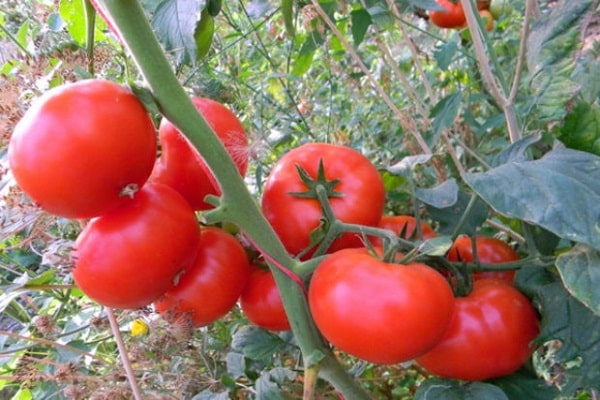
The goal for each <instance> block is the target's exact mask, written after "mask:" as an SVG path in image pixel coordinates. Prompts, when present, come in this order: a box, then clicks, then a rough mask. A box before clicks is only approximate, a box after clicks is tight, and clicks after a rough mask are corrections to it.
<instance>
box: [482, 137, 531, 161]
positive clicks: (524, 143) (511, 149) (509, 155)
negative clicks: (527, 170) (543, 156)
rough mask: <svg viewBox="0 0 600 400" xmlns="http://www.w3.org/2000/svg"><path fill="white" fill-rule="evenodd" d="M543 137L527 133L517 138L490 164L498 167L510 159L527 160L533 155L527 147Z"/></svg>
mask: <svg viewBox="0 0 600 400" xmlns="http://www.w3.org/2000/svg"><path fill="white" fill-rule="evenodd" d="M541 138H542V135H538V134H533V135H527V136H525V137H524V138H522V139H520V140H517V141H516V142H515V143H513V144H511V145H510V146H508V147H507V148H506V149H504V150H502V151H501V152H500V153H498V154H497V155H496V156H495V157H494V158H493V159H492V161H491V162H490V165H491V166H493V167H497V166H499V165H502V164H506V163H507V162H509V161H527V160H530V159H531V157H530V156H529V154H527V149H528V148H529V146H531V145H532V144H534V143H537V142H539V141H540V139H541Z"/></svg>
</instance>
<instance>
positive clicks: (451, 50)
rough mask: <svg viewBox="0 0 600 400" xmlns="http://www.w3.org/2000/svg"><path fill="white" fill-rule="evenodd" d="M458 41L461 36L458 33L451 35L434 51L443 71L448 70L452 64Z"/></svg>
mask: <svg viewBox="0 0 600 400" xmlns="http://www.w3.org/2000/svg"><path fill="white" fill-rule="evenodd" d="M458 43H459V36H458V35H456V34H454V35H451V36H450V38H448V40H447V41H446V42H444V43H442V44H441V45H440V46H438V47H436V49H435V51H434V52H433V57H434V58H435V60H436V61H437V63H438V66H439V67H440V69H441V70H442V71H445V70H447V69H448V67H449V66H450V64H452V61H453V60H454V56H456V51H457V50H458Z"/></svg>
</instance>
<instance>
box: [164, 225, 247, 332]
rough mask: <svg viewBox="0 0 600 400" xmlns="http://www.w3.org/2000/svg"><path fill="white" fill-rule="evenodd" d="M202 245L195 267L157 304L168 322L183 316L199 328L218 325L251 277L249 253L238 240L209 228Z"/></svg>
mask: <svg viewBox="0 0 600 400" xmlns="http://www.w3.org/2000/svg"><path fill="white" fill-rule="evenodd" d="M200 241H201V246H200V251H199V252H198V255H197V256H196V259H195V260H194V263H193V265H192V266H191V267H190V268H188V269H187V270H186V272H185V273H184V274H183V275H181V277H180V278H179V282H178V283H177V285H176V286H175V287H174V288H172V289H170V290H169V291H167V292H166V293H165V294H164V295H163V296H162V297H161V298H160V299H159V300H158V301H157V302H155V303H154V307H155V308H156V310H157V311H158V312H159V313H160V314H161V315H162V316H163V317H164V318H165V319H166V320H167V321H171V322H172V321H175V320H177V319H178V318H180V317H181V316H182V315H185V316H189V317H190V318H191V322H192V325H193V326H195V327H200V326H205V325H208V324H210V323H211V322H214V321H216V320H217V319H219V318H221V317H223V316H224V315H225V314H227V313H228V312H229V311H230V310H231V309H233V307H234V306H235V303H236V302H237V300H238V299H239V297H240V295H241V293H242V290H244V287H245V286H246V282H247V281H248V278H249V277H250V272H251V269H250V263H249V262H248V258H247V256H246V252H245V251H244V248H243V247H242V245H241V244H240V243H239V242H238V241H237V239H236V238H235V237H234V236H232V235H231V234H229V233H228V232H226V231H224V230H223V229H220V228H216V227H206V228H203V229H202V234H201V239H200Z"/></svg>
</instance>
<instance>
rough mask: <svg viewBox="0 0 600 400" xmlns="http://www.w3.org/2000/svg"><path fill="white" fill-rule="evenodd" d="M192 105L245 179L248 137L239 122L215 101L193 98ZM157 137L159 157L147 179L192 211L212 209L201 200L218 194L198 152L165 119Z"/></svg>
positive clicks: (214, 182)
mask: <svg viewBox="0 0 600 400" xmlns="http://www.w3.org/2000/svg"><path fill="white" fill-rule="evenodd" d="M192 102H193V103H194V105H195V106H196V108H197V109H198V111H199V112H200V113H201V114H202V116H203V117H204V118H205V119H206V122H208V124H209V125H210V127H211V128H212V129H213V131H215V133H216V134H217V136H218V137H219V139H221V141H222V142H223V145H224V146H225V148H226V149H227V152H228V153H229V155H230V156H231V158H232V159H233V161H234V162H235V165H236V167H237V169H238V171H239V173H240V175H242V176H244V175H245V174H246V170H247V169H248V138H247V137H246V131H245V130H244V127H243V125H242V123H241V122H240V121H239V120H238V118H237V117H236V116H235V114H234V113H233V112H232V111H231V110H229V109H228V108H227V107H225V106H224V105H223V104H221V103H219V102H217V101H214V100H211V99H208V98H205V97H194V98H192ZM158 137H159V140H160V145H161V156H160V158H159V159H158V161H157V162H156V165H155V166H154V170H153V171H152V176H151V177H150V180H151V181H153V182H159V183H164V184H167V185H169V186H171V187H173V188H174V189H176V190H177V191H178V192H179V193H181V194H182V195H183V196H184V197H185V198H186V199H187V200H188V201H189V202H190V204H191V205H192V207H193V208H194V209H195V210H207V209H210V208H212V206H211V205H210V204H208V203H206V202H205V201H204V198H205V197H206V196H207V195H209V194H212V195H220V193H221V192H220V189H219V185H218V183H217V182H216V181H215V178H214V177H213V175H212V172H211V171H210V168H208V166H207V165H206V163H205V162H204V160H203V159H202V157H201V156H200V153H198V150H196V149H195V148H194V147H193V146H192V145H191V144H190V143H189V141H188V140H187V139H186V138H185V137H184V136H183V135H182V134H181V132H179V131H178V130H177V128H176V127H175V126H174V125H173V124H172V123H171V122H170V121H169V120H167V119H165V118H163V119H162V121H161V123H160V125H159V128H158Z"/></svg>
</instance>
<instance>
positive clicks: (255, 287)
mask: <svg viewBox="0 0 600 400" xmlns="http://www.w3.org/2000/svg"><path fill="white" fill-rule="evenodd" d="M240 306H241V308H242V312H243V313H244V315H245V316H246V317H247V318H248V320H249V321H250V322H252V323H253V324H255V325H257V326H260V327H261V328H264V329H267V330H270V331H287V330H289V329H290V322H289V321H288V318H287V314H286V313H285V308H284V307H283V301H282V299H281V294H280V293H279V288H278V287H277V284H276V283H275V278H274V277H273V274H272V273H271V271H269V270H268V269H264V268H260V267H258V266H255V265H253V266H252V274H251V275H250V278H249V280H248V283H247V284H246V287H245V288H244V291H243V292H242V295H241V297H240Z"/></svg>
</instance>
